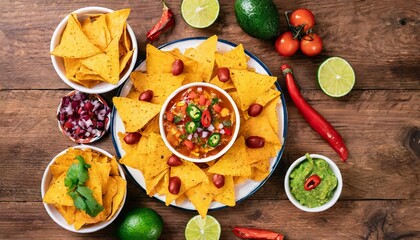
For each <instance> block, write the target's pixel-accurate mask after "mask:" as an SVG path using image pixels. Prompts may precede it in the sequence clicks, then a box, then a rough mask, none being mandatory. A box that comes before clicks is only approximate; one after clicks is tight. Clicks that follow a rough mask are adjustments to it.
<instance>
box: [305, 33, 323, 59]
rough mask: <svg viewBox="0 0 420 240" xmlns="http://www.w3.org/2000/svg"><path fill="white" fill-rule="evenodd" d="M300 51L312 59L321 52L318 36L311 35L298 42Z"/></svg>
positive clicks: (320, 42) (320, 41)
mask: <svg viewBox="0 0 420 240" xmlns="http://www.w3.org/2000/svg"><path fill="white" fill-rule="evenodd" d="M300 50H301V51H302V52H303V54H305V55H306V56H309V57H313V56H315V55H318V54H319V53H320V52H321V50H322V40H321V37H320V36H319V35H318V34H315V33H311V34H308V35H306V36H304V37H303V38H302V39H301V40H300Z"/></svg>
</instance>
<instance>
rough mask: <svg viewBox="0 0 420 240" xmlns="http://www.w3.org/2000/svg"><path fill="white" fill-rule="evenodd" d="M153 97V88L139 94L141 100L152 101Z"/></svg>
mask: <svg viewBox="0 0 420 240" xmlns="http://www.w3.org/2000/svg"><path fill="white" fill-rule="evenodd" d="M152 98H153V91H152V90H146V91H144V92H142V93H140V96H139V100H140V101H145V102H150V101H151V100H152Z"/></svg>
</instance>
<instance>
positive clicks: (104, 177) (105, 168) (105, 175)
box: [91, 162, 111, 195]
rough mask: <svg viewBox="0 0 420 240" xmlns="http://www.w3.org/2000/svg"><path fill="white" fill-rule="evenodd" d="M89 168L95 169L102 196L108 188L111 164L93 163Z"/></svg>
mask: <svg viewBox="0 0 420 240" xmlns="http://www.w3.org/2000/svg"><path fill="white" fill-rule="evenodd" d="M91 167H92V168H95V169H96V171H97V173H98V177H99V180H100V183H101V192H102V195H104V194H105V193H106V191H107V188H108V180H109V175H110V172H111V164H109V163H101V162H94V163H93V164H92V166H91Z"/></svg>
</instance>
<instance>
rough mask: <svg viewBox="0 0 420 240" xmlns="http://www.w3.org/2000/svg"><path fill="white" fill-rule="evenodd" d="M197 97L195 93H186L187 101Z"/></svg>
mask: <svg viewBox="0 0 420 240" xmlns="http://www.w3.org/2000/svg"><path fill="white" fill-rule="evenodd" d="M196 97H197V93H195V92H194V91H191V92H190V93H188V98H189V99H194V98H196Z"/></svg>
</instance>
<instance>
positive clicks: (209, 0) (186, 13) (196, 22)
mask: <svg viewBox="0 0 420 240" xmlns="http://www.w3.org/2000/svg"><path fill="white" fill-rule="evenodd" d="M219 8H220V7H219V1H217V0H184V1H182V4H181V13H182V17H183V18H184V20H185V21H186V22H187V23H188V25H190V26H191V27H195V28H205V27H208V26H210V25H212V24H213V23H214V21H216V19H217V17H218V16H219Z"/></svg>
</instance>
